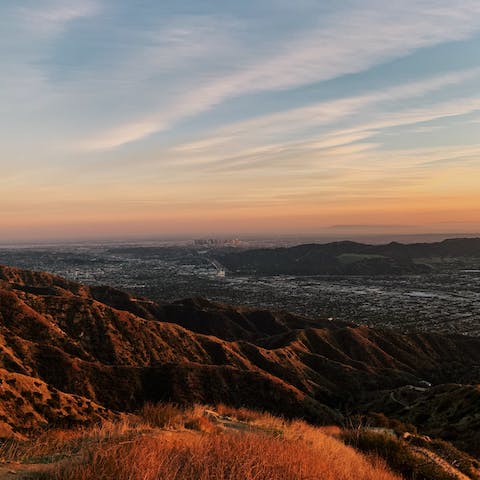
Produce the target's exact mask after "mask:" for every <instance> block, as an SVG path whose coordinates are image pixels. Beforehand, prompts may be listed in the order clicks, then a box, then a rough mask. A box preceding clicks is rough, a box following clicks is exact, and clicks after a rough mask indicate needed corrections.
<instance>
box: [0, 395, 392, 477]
mask: <svg viewBox="0 0 480 480" xmlns="http://www.w3.org/2000/svg"><path fill="white" fill-rule="evenodd" d="M0 457H2V458H3V459H5V460H17V461H23V462H36V463H51V464H52V468H51V469H50V471H49V472H44V473H42V474H40V475H39V476H37V477H36V478H39V479H40V478H41V479H45V480H64V479H69V480H111V479H115V480H136V479H139V480H140V479H141V480H160V479H168V480H207V479H208V480H210V479H215V480H280V479H282V480H283V479H284V480H294V479H295V480H313V479H315V480H316V479H322V480H334V479H335V480H399V477H397V476H395V475H394V474H392V473H391V472H390V471H389V470H388V469H387V467H386V466H385V464H384V463H383V462H382V461H381V460H378V459H376V458H370V457H367V456H364V455H362V454H360V453H358V452H356V451H355V450H354V449H353V448H351V447H348V446H346V445H345V444H343V443H342V442H341V441H339V440H338V439H336V438H334V437H332V436H330V435H327V434H326V433H324V432H322V431H321V430H320V429H318V428H315V427H313V426H311V425H308V424H307V423H305V422H303V421H299V420H297V421H287V420H285V419H282V418H278V417H274V416H272V415H270V414H268V413H263V412H254V411H248V410H246V409H231V408H230V407H220V408H218V409H213V408H210V407H205V406H200V405H196V406H193V407H179V406H177V405H171V404H160V405H145V407H144V408H143V409H142V410H141V411H140V412H139V415H138V416H137V417H131V418H129V419H125V420H123V421H121V422H115V423H112V422H106V423H104V424H102V425H100V426H98V427H93V428H89V429H77V430H73V431H51V432H46V433H45V434H43V435H41V436H40V437H38V438H36V439H33V440H30V441H27V442H21V441H11V442H8V443H6V444H4V445H3V447H2V448H0Z"/></svg>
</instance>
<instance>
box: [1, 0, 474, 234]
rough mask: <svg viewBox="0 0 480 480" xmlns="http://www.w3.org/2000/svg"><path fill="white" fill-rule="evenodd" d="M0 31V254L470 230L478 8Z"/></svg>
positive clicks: (55, 6) (136, 8) (181, 9)
mask: <svg viewBox="0 0 480 480" xmlns="http://www.w3.org/2000/svg"><path fill="white" fill-rule="evenodd" d="M380 7H381V8H380ZM0 29H1V31H2V42H1V45H0V56H1V58H2V75H1V80H0V82H1V89H0V104H1V106H2V115H1V116H0V131H1V132H2V159H1V164H2V175H1V179H0V182H1V188H0V216H1V219H2V221H1V225H0V235H1V236H2V238H3V239H4V240H9V239H18V240H25V239H42V238H44V239H45V238H60V239H62V238H95V237H112V238H113V237H117V238H120V237H122V236H128V235H130V236H131V235H132V234H135V235H167V236H168V235H187V234H188V235H190V234H191V235H194V234H195V235H201V234H209V235H214V234H233V235H241V234H252V233H257V234H288V233H298V232H301V233H312V234H315V233H318V232H325V231H327V232H328V231H329V229H331V228H332V226H335V225H337V226H338V225H340V226H344V225H347V226H353V231H354V232H357V233H358V232H360V233H361V232H363V231H365V232H367V233H371V232H372V231H378V232H384V231H387V232H393V231H395V232H398V233H432V232H439V233H443V232H447V233H448V232H461V233H474V232H478V231H479V230H480V221H479V218H480V215H479V214H480V193H479V192H480V191H479V189H478V178H479V174H480V164H479V152H480V144H479V143H478V139H479V138H480V135H479V134H480V97H479V95H478V85H479V80H480V62H479V56H478V52H479V51H480V3H479V2H477V1H475V0H459V1H457V2H455V5H454V6H452V3H451V2H450V1H443V0H436V1H432V0H420V1H419V0H417V1H408V0H406V1H403V2H400V3H398V4H395V3H393V2H388V3H385V2H379V1H375V0H367V1H344V2H316V1H310V0H301V1H299V2H287V1H279V0H276V1H273V0H265V1H260V2H258V1H255V2H253V1H244V2H230V1H227V2H223V1H222V2H220V1H208V2H196V1H193V0H192V1H184V2H178V1H162V2H151V1H142V2H134V3H132V2H117V1H108V0H87V1H82V2H76V1H65V0H63V1H55V0H46V1H41V2H39V1H24V2H2V4H1V5H0ZM362 226H365V229H362V228H361V227H362ZM342 228H343V230H342ZM334 230H335V229H334ZM350 230H352V229H350ZM350 230H348V229H346V230H345V228H344V227H340V229H337V230H335V233H338V232H340V233H342V231H344V232H346V233H347V234H348V233H349V232H350Z"/></svg>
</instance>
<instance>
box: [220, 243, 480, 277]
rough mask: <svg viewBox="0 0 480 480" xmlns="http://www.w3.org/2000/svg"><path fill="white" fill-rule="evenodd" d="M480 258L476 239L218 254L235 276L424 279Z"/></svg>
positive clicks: (309, 247) (268, 249)
mask: <svg viewBox="0 0 480 480" xmlns="http://www.w3.org/2000/svg"><path fill="white" fill-rule="evenodd" d="M466 257H477V258H480V238H455V239H448V240H444V241H442V242H437V243H412V244H402V243H397V242H392V243H389V244H386V245H368V244H363V243H356V242H350V241H343V242H333V243H326V244H307V245H298V246H295V247H288V248H263V249H252V250H243V251H236V250H228V251H218V252H217V253H216V254H215V258H216V259H217V260H218V261H219V262H221V263H222V265H224V266H225V267H226V268H227V269H228V270H230V271H231V272H234V273H244V274H247V273H248V274H259V275H278V274H286V275H398V274H400V275H405V274H419V273H428V272H429V271H431V269H432V262H434V261H439V260H441V259H445V258H466Z"/></svg>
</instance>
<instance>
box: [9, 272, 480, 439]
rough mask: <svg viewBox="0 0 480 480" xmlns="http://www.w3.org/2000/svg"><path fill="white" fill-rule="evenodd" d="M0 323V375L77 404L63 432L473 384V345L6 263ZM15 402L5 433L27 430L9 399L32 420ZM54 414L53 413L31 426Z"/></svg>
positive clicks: (348, 405) (338, 417) (308, 412)
mask: <svg viewBox="0 0 480 480" xmlns="http://www.w3.org/2000/svg"><path fill="white" fill-rule="evenodd" d="M133 312H135V313H133ZM140 315H143V316H140ZM209 318H210V319H212V318H213V319H214V320H213V321H211V322H210V323H208V321H207V320H208V319H209ZM182 324H183V325H182ZM222 325H223V329H222ZM0 326H1V329H0V368H2V369H3V370H0V378H1V377H2V373H1V372H2V371H3V372H4V376H6V375H7V374H8V375H10V376H11V375H23V376H27V377H29V378H31V379H32V382H34V381H40V382H43V383H44V384H45V385H48V386H49V387H50V388H51V389H54V391H58V392H61V394H62V395H63V394H65V395H67V396H68V395H70V396H74V397H73V398H76V399H81V401H80V400H78V401H76V403H75V408H73V407H70V410H71V412H70V413H68V412H66V414H65V415H64V417H65V421H66V422H71V423H72V424H75V423H83V422H85V421H87V420H88V419H87V418H86V417H88V415H86V414H85V412H86V409H87V408H88V409H89V410H92V411H94V412H96V413H95V415H96V417H95V418H97V417H100V416H103V417H109V416H112V415H118V414H119V412H129V411H134V410H135V409H137V408H139V407H140V406H141V405H142V404H143V403H144V402H146V401H160V400H168V401H176V402H180V403H191V402H202V403H211V404H215V403H219V402H223V403H229V404H232V405H237V406H242V405H245V406H249V407H252V408H259V409H265V410H269V411H273V412H275V413H277V414H282V415H286V416H300V417H304V418H307V419H309V420H311V421H314V422H317V423H339V422H341V421H342V416H343V415H344V413H345V411H346V410H349V409H350V410H351V409H352V407H354V406H355V405H357V404H358V405H360V404H361V403H362V402H363V401H364V399H365V398H366V397H369V396H370V397H371V396H372V395H373V396H375V395H376V392H379V391H389V390H394V389H398V388H401V387H403V386H405V385H414V386H419V385H421V384H422V382H425V381H427V382H429V383H432V384H434V385H441V384H444V383H452V382H454V381H455V380H456V379H458V378H463V379H464V381H465V382H466V383H471V384H474V383H480V377H479V372H478V371H477V370H475V368H474V367H475V365H480V339H478V338H474V337H466V336H460V335H439V334H426V333H418V334H411V335H403V334H400V333H397V332H394V331H389V330H376V329H370V328H368V327H365V326H357V325H353V324H349V323H347V322H334V321H333V322H332V321H328V320H315V319H310V318H308V317H303V316H300V315H293V314H289V313H287V312H276V311H268V310H265V309H255V308H250V307H233V306H228V305H223V304H219V303H216V302H211V301H209V300H207V299H198V298H197V299H187V300H183V301H178V302H173V303H164V304H161V303H155V302H152V301H150V300H148V299H141V298H140V299H139V298H135V297H132V296H131V295H129V294H127V293H125V292H121V291H118V290H115V289H112V288H111V287H90V286H85V285H80V284H77V283H75V282H70V281H68V280H65V279H62V278H61V277H55V276H52V275H49V274H45V273H38V272H29V271H23V270H18V269H12V268H10V267H0ZM185 326H188V327H190V328H192V330H190V329H188V328H185ZM193 329H195V330H196V331H193ZM202 331H203V332H202ZM222 337H224V338H222ZM234 337H236V338H237V339H236V340H232V338H234ZM45 388H47V387H45ZM47 390H48V388H47ZM25 395H27V397H31V396H32V395H33V393H31V394H29V393H28V389H26V393H25ZM25 395H23V394H21V392H17V393H16V394H15V399H13V400H12V402H11V403H9V404H7V406H6V409H7V410H9V409H10V410H9V411H10V413H8V411H5V413H4V415H3V417H2V418H3V420H2V419H0V420H1V421H2V422H3V424H4V426H3V429H4V430H5V431H10V432H18V433H20V434H21V433H24V432H25V428H24V425H23V424H22V422H21V420H20V419H19V418H18V417H17V416H16V411H17V406H16V403H15V402H21V401H22V400H23V402H24V403H25V404H26V405H28V408H29V409H27V407H25V410H26V412H25V414H26V413H27V411H31V412H32V413H31V414H32V415H33V416H34V418H37V417H36V415H37V416H39V415H40V412H39V411H38V408H39V407H40V402H33V401H31V402H29V401H28V398H27V400H25V398H24V397H25ZM43 397H45V398H46V399H47V400H48V398H50V397H48V395H47V394H45V395H44V396H43ZM43 397H42V398H43ZM17 398H22V400H16V399H17ZM65 398H67V397H65ZM369 401H371V399H370V400H369ZM65 402H66V400H65ZM9 405H10V406H9ZM88 405H90V407H88ZM41 408H43V409H44V410H45V409H47V410H48V406H47V407H41ZM57 410H58V409H57ZM64 413H65V412H64ZM470 413H471V412H467V411H466V413H465V415H467V414H470ZM396 414H398V415H400V416H401V415H403V414H404V412H403V413H402V412H400V413H398V412H396ZM53 417H54V414H53V409H51V411H50V413H49V415H47V417H45V416H44V417H43V419H40V418H39V419H38V421H37V422H36V423H35V422H34V421H32V422H30V423H31V428H32V429H35V428H42V425H44V424H45V423H46V422H47V423H48V418H53ZM92 417H94V415H92ZM45 418H47V420H45ZM428 427H429V428H430V425H429V426H428Z"/></svg>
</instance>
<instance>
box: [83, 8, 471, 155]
mask: <svg viewBox="0 0 480 480" xmlns="http://www.w3.org/2000/svg"><path fill="white" fill-rule="evenodd" d="M355 3H356V6H354V7H353V8H349V9H348V10H346V11H343V12H340V13H336V14H331V15H327V16H326V17H325V18H321V19H319V20H318V22H317V23H318V25H317V26H316V27H314V28H313V27H312V28H310V30H309V31H307V32H302V33H301V34H299V35H298V37H297V38H293V39H291V38H289V39H287V40H279V41H278V42H277V43H276V44H275V45H274V48H272V46H271V45H269V46H268V47H263V48H262V46H261V45H260V46H259V48H258V54H257V55H255V56H253V57H252V55H249V54H245V52H243V51H242V46H241V45H239V46H237V51H235V52H232V53H233V54H234V55H236V56H238V57H239V58H243V59H244V61H243V62H241V65H240V66H239V67H234V66H231V67H230V70H232V71H231V72H228V73H225V72H224V71H223V70H222V68H218V66H214V69H213V72H212V73H213V77H214V78H213V79H201V80H200V82H198V83H196V84H192V83H189V82H186V84H185V85H184V86H183V87H182V88H183V92H182V91H178V90H177V95H176V99H175V102H172V103H171V104H170V105H168V104H167V105H163V106H164V107H165V108H162V109H161V111H158V112H155V111H154V110H153V111H150V112H148V113H147V114H146V115H145V116H144V117H139V118H137V119H136V120H134V121H133V122H132V124H133V130H134V131H136V132H137V134H136V135H132V129H131V128H130V122H126V123H124V124H120V125H117V126H115V127H111V128H109V129H106V131H105V135H106V137H108V138H111V136H112V135H111V132H112V131H117V132H125V136H122V135H121V134H118V135H116V136H115V138H116V141H115V142H102V141H101V140H100V141H99V137H101V135H102V133H100V134H99V135H95V138H94V139H93V140H92V141H90V139H88V138H87V139H85V140H84V143H85V148H87V149H92V150H95V149H96V148H97V146H98V145H100V146H103V145H104V144H110V145H111V147H112V148H113V147H117V146H120V145H123V144H125V143H129V142H131V141H134V140H139V139H141V138H144V137H145V136H148V135H150V134H151V133H153V131H155V130H156V131H161V130H164V129H168V128H171V127H172V126H173V125H175V124H176V123H177V122H178V121H180V120H182V119H184V118H188V117H190V116H194V115H197V114H199V113H201V112H204V111H205V110H208V109H210V108H212V107H213V106H215V105H217V104H219V103H221V102H222V101H225V100H226V99H229V98H232V97H237V96H240V95H247V94H251V93H255V92H261V91H274V90H283V89H289V88H297V87H299V86H301V85H305V84H309V83H315V82H320V81H323V80H328V79H332V78H336V77H338V76H341V75H345V74H349V73H356V72H361V71H364V70H366V69H368V68H370V67H371V66H373V65H376V64H379V63H382V62H384V61H387V60H391V59H394V58H398V57H400V56H403V55H406V54H408V53H411V52H413V51H415V50H416V49H419V48H422V47H426V46H431V45H435V44H438V43H442V42H447V41H454V40H461V39H465V38H468V37H469V36H471V35H473V34H474V33H475V32H477V31H478V30H479V29H480V4H479V3H478V2H475V1H469V0H462V1H461V2H458V4H456V6H455V9H452V8H451V5H450V3H448V2H446V1H430V0H424V1H407V2H402V4H401V5H399V6H396V5H395V4H393V3H389V4H381V5H380V4H377V2H376V1H370V2H355ZM194 48H195V47H194ZM154 102H155V100H154ZM166 110H168V112H167V113H166ZM143 123H148V124H149V125H150V124H156V128H155V129H153V128H148V129H144V130H142V129H137V128H136V125H138V124H143ZM102 148H105V147H102Z"/></svg>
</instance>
